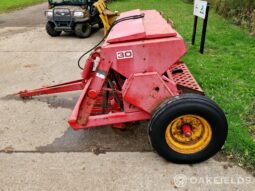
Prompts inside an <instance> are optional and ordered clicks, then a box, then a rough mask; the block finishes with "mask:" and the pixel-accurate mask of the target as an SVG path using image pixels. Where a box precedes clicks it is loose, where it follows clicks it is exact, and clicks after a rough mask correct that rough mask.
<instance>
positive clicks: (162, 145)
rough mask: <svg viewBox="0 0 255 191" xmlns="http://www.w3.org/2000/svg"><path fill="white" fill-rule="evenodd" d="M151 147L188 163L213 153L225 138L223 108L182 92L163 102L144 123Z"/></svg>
mask: <svg viewBox="0 0 255 191" xmlns="http://www.w3.org/2000/svg"><path fill="white" fill-rule="evenodd" d="M148 128H149V129H148V132H149V138H150V142H151V144H152V147H153V148H154V149H155V150H156V151H157V152H158V154H159V155H161V156H162V157H163V158H165V159H166V160H168V161H171V162H174V163H180V164H183V163H185V164H192V163H198V162H202V161H204V160H207V159H208V158H210V157H212V156H213V155H214V154H216V153H217V152H218V151H219V150H220V149H221V148H222V146H223V145H224V143H225V140H226V138H227V132H228V124H227V120H226V117H225V114H224V113H223V111H222V110H221V109H220V108H219V106H217V105H216V104H215V103H214V102H213V101H212V100H210V99H209V98H207V97H205V96H202V95H197V94H182V95H179V96H176V97H173V98H171V99H170V100H167V101H165V102H163V103H162V104H161V105H160V106H159V107H158V108H157V109H156V111H155V112H154V114H153V116H152V119H151V121H150V123H149V127H148Z"/></svg>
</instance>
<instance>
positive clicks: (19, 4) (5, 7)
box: [0, 0, 47, 13]
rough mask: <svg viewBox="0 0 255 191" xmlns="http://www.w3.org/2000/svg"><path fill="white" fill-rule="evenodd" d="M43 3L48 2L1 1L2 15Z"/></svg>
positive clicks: (36, 0) (34, 0) (44, 0)
mask: <svg viewBox="0 0 255 191" xmlns="http://www.w3.org/2000/svg"><path fill="white" fill-rule="evenodd" d="M41 2H47V0H1V1H0V13H3V12H7V11H11V10H14V9H19V8H24V7H27V6H30V5H34V4H37V3H41Z"/></svg>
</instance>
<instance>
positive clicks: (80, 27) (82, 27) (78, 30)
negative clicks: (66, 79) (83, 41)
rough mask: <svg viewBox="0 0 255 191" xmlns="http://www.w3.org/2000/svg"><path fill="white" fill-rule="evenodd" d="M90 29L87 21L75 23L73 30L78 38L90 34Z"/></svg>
mask: <svg viewBox="0 0 255 191" xmlns="http://www.w3.org/2000/svg"><path fill="white" fill-rule="evenodd" d="M91 29H92V27H91V25H90V24H89V23H78V24H76V25H75V28H74V32H75V34H76V36H78V37H79V38H87V37H89V36H90V34H91Z"/></svg>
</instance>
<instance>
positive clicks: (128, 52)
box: [116, 50, 133, 60]
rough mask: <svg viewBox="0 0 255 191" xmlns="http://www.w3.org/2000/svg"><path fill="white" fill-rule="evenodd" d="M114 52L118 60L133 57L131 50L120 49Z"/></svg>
mask: <svg viewBox="0 0 255 191" xmlns="http://www.w3.org/2000/svg"><path fill="white" fill-rule="evenodd" d="M116 54H117V59H118V60H122V59H129V58H133V51H132V50H126V51H120V52H117V53H116Z"/></svg>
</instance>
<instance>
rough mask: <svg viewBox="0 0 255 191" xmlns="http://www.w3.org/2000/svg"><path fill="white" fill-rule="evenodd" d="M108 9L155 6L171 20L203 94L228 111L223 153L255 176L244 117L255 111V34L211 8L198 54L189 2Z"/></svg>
mask: <svg viewBox="0 0 255 191" xmlns="http://www.w3.org/2000/svg"><path fill="white" fill-rule="evenodd" d="M110 7H111V9H112V10H118V11H127V10H131V9H138V8H139V9H157V10H159V11H161V12H163V13H164V15H165V17H167V18H170V19H171V20H173V21H174V25H175V28H176V29H177V31H178V32H179V33H180V34H181V35H182V36H183V37H184V39H185V41H186V42H187V46H188V47H189V52H188V53H187V54H186V56H185V57H184V58H183V59H182V60H184V61H185V62H186V63H187V65H188V66H189V68H190V70H191V71H192V73H193V74H194V76H195V77H196V79H197V80H198V82H199V84H200V85H201V86H202V88H203V89H204V91H205V92H206V94H207V96H209V97H210V98H212V99H213V100H214V101H216V102H217V103H218V104H219V105H220V106H221V107H222V108H223V110H224V111H225V112H226V115H227V118H228V122H229V135H228V139H227V142H226V144H225V146H224V148H223V152H224V153H226V154H227V155H228V156H233V157H234V159H235V161H236V162H237V164H239V165H240V166H245V167H246V168H247V169H250V170H252V171H253V173H254V174H255V143H254V140H253V138H252V133H250V129H251V128H252V127H254V123H255V118H251V117H249V121H248V120H247V117H248V116H254V114H255V109H254V108H253V106H254V104H253V103H254V102H255V67H254V61H255V38H252V37H251V36H250V35H249V34H248V32H246V31H244V30H242V29H240V28H239V27H237V26H234V25H232V24H231V23H230V22H229V21H228V20H225V19H223V18H222V17H220V16H218V15H217V14H216V13H214V12H213V11H211V13H210V17H209V26H208V34H207V40H206V49H205V54H204V55H201V54H199V53H198V51H199V45H198V44H199V41H200V36H197V45H196V46H191V45H190V41H191V35H192V27H193V16H192V10H193V7H192V5H190V4H186V3H184V2H182V1H181V0H161V1H158V0H146V1H143V0H118V1H113V3H112V4H111V5H110ZM200 22H201V21H200ZM199 24H200V26H201V25H202V23H199ZM201 30H202V29H201V28H199V29H198V31H201ZM251 119H252V120H254V121H250V120H251Z"/></svg>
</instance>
